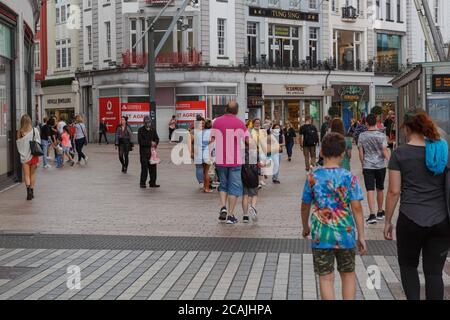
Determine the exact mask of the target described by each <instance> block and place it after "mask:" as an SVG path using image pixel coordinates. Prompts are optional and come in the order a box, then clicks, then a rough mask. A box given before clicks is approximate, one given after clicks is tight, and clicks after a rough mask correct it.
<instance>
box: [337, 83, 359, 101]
mask: <svg viewBox="0 0 450 320" xmlns="http://www.w3.org/2000/svg"><path fill="white" fill-rule="evenodd" d="M338 92H339V95H340V96H341V99H342V100H344V101H359V100H361V98H362V97H363V96H364V93H365V91H364V89H363V88H361V87H360V86H343V87H341V88H340V89H339V91H338Z"/></svg>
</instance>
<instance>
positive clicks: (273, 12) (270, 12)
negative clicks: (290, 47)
mask: <svg viewBox="0 0 450 320" xmlns="http://www.w3.org/2000/svg"><path fill="white" fill-rule="evenodd" d="M249 15H250V16H255V17H265V18H279V19H288V20H297V21H311V22H319V14H318V13H309V12H302V11H288V10H281V9H269V8H258V7H249Z"/></svg>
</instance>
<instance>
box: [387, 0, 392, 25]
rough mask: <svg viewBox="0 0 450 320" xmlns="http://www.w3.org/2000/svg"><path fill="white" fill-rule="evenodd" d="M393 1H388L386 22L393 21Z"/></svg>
mask: <svg viewBox="0 0 450 320" xmlns="http://www.w3.org/2000/svg"><path fill="white" fill-rule="evenodd" d="M391 13H392V8H391V0H386V20H389V21H390V20H392V15H391Z"/></svg>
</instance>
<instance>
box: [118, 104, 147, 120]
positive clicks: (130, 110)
mask: <svg viewBox="0 0 450 320" xmlns="http://www.w3.org/2000/svg"><path fill="white" fill-rule="evenodd" d="M121 113H122V117H128V123H129V124H141V125H142V124H143V123H144V117H145V116H149V115H150V104H149V103H148V102H127V103H122V105H121Z"/></svg>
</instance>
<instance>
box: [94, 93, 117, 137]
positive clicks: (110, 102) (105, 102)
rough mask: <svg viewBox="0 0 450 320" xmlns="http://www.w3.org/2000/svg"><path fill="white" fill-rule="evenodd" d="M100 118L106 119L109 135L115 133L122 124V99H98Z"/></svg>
mask: <svg viewBox="0 0 450 320" xmlns="http://www.w3.org/2000/svg"><path fill="white" fill-rule="evenodd" d="M98 107H99V117H100V119H105V124H106V128H107V130H108V133H114V132H115V129H116V127H117V126H118V125H119V123H120V110H119V109H120V99H119V97H108V98H99V99H98Z"/></svg>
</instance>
